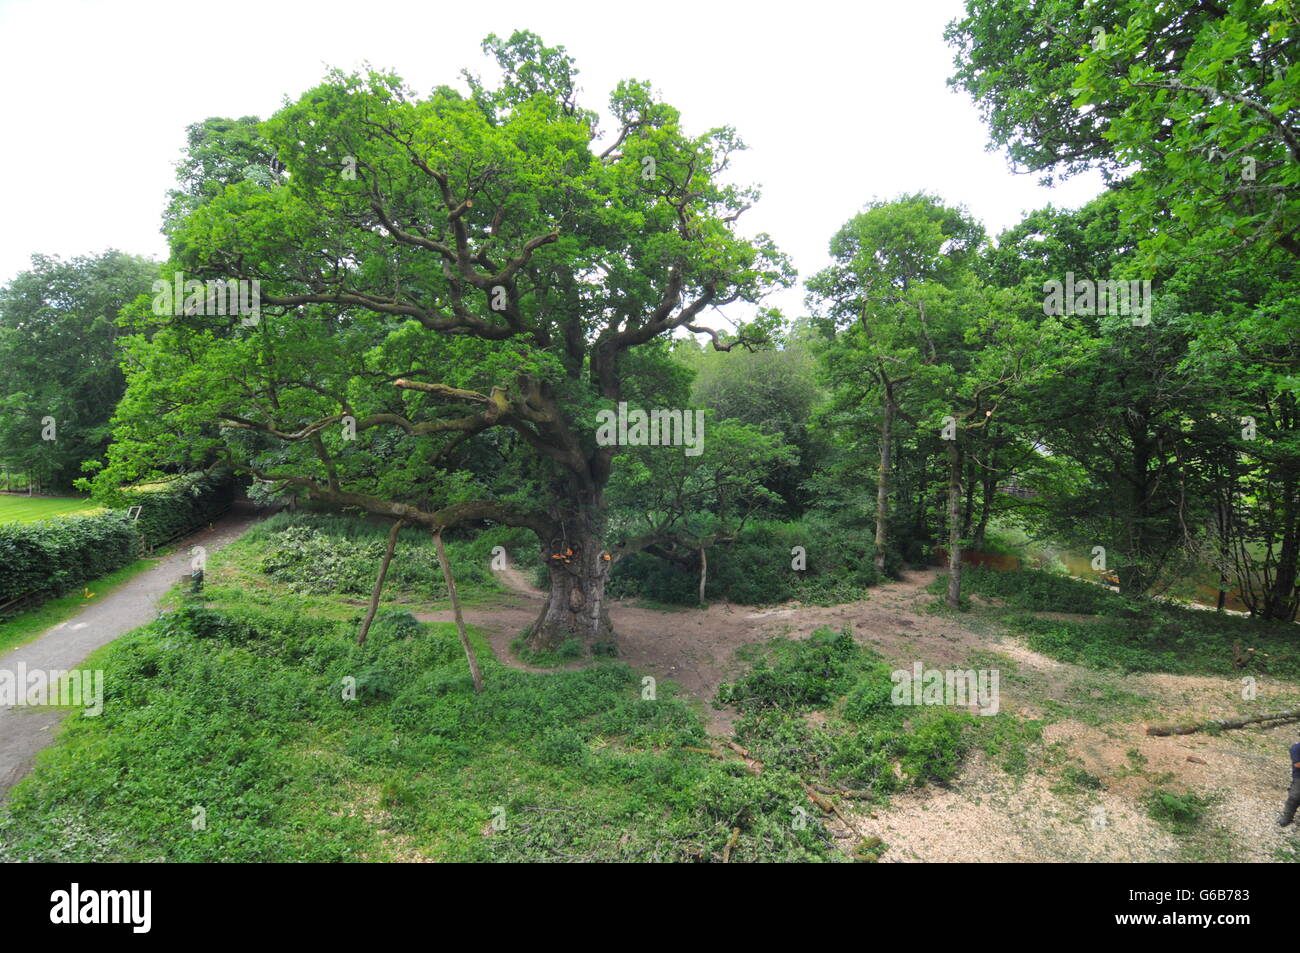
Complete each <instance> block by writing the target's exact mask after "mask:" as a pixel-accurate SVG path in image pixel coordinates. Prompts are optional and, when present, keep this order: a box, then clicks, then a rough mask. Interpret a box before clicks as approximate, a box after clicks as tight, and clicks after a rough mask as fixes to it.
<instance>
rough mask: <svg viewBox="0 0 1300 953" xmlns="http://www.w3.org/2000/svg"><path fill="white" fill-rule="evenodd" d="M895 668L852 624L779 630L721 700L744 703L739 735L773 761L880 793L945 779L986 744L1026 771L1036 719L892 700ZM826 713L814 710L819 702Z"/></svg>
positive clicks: (1007, 763)
mask: <svg viewBox="0 0 1300 953" xmlns="http://www.w3.org/2000/svg"><path fill="white" fill-rule="evenodd" d="M894 684H895V683H894V681H893V679H892V678H891V670H890V668H889V667H888V666H887V665H885V664H884V663H883V662H882V661H881V660H880V659H879V658H878V657H877V656H876V655H875V654H874V653H872V652H870V651H868V650H866V649H863V648H862V647H861V646H858V645H857V644H856V643H855V642H854V641H853V638H852V636H851V635H850V634H849V633H848V632H847V631H845V632H841V633H835V632H833V631H831V630H829V629H819V630H818V631H817V632H815V633H813V634H812V635H811V636H810V637H809V638H808V639H805V640H802V641H790V640H787V639H774V640H772V641H771V642H770V643H769V644H768V645H767V647H766V649H765V650H764V651H763V652H762V654H760V655H759V656H758V657H757V658H756V659H755V660H754V665H753V667H752V669H751V671H750V672H749V673H748V674H746V675H745V676H743V677H742V678H740V679H738V680H737V681H735V682H731V683H727V684H724V685H722V686H721V687H720V688H719V690H718V701H719V703H723V704H732V705H735V706H736V707H737V708H739V709H740V711H741V712H742V718H741V719H740V721H739V722H738V724H737V728H736V736H737V738H738V739H740V740H741V741H742V742H743V743H744V744H745V745H746V746H747V747H748V748H749V749H750V750H751V751H752V752H753V753H754V756H755V757H756V758H758V759H759V760H761V761H762V762H763V764H764V765H765V770H770V769H773V768H781V769H783V770H788V771H792V772H795V773H796V774H799V775H800V776H803V777H822V778H826V779H827V780H829V781H830V782H832V783H835V784H842V785H846V786H848V787H852V788H857V789H861V790H867V791H871V792H873V793H875V794H877V795H879V796H882V797H883V796H884V795H887V794H888V793H890V792H893V791H898V790H901V789H903V788H904V787H907V786H908V785H923V784H927V783H943V782H947V781H949V780H951V779H952V778H953V777H955V776H956V775H957V773H958V771H959V770H960V767H961V763H962V759H963V758H964V757H965V756H966V754H967V753H968V752H969V751H970V750H972V749H973V748H976V747H978V748H982V749H983V750H984V751H986V752H987V753H988V754H989V755H990V756H991V757H993V758H994V759H996V760H997V761H998V762H999V763H1000V764H1002V765H1003V767H1004V768H1006V769H1007V770H1009V771H1014V772H1023V771H1024V770H1025V768H1026V765H1027V759H1028V751H1029V749H1030V747H1031V746H1032V745H1033V744H1035V743H1036V742H1037V741H1038V739H1039V737H1040V729H1039V726H1038V724H1037V723H1034V722H1024V723H1022V722H1019V721H1017V720H1015V719H1012V718H1010V717H1009V716H1006V715H994V716H987V717H986V716H972V715H969V714H967V713H965V712H956V711H952V710H947V709H941V708H935V707H933V706H929V707H920V708H914V707H910V706H902V705H897V704H894V702H893V688H894ZM815 710H816V711H822V712H825V713H826V714H827V717H826V718H825V719H824V720H820V721H819V720H810V719H809V718H808V717H807V716H808V713H809V712H811V711H815Z"/></svg>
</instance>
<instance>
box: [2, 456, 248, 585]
mask: <svg viewBox="0 0 1300 953" xmlns="http://www.w3.org/2000/svg"><path fill="white" fill-rule="evenodd" d="M232 493H233V483H232V481H231V478H230V476H229V475H228V474H224V475H216V476H205V475H203V474H199V475H196V476H189V477H182V478H179V479H177V480H175V481H173V482H171V483H169V484H167V485H166V486H164V487H160V488H149V489H143V490H129V491H126V492H125V494H124V495H123V496H122V498H123V499H125V500H126V501H127V502H129V503H131V504H133V505H134V504H138V505H140V507H141V512H140V516H139V518H138V519H136V520H130V519H127V518H126V514H125V512H124V511H123V510H110V511H108V512H106V513H101V514H97V515H95V516H73V517H63V518H60V519H53V520H43V521H40V522H36V523H12V524H5V525H0V604H3V603H5V602H9V601H11V600H14V599H18V598H20V597H23V596H35V597H38V598H41V599H48V598H54V597H56V596H61V595H63V594H65V593H67V592H70V591H72V590H74V589H76V588H78V587H79V586H82V585H84V584H85V583H87V582H90V581H91V580H93V579H97V578H99V577H100V576H104V575H107V574H108V573H110V572H113V571H114V570H116V569H120V568H122V567H123V566H125V565H127V564H128V563H130V562H132V561H133V560H134V559H136V558H137V557H138V556H139V554H140V552H141V550H142V549H143V548H148V547H153V546H156V545H158V544H160V543H162V542H163V541H165V540H167V539H169V538H170V537H172V536H174V535H176V534H177V533H178V532H185V531H189V530H193V529H197V528H198V527H199V526H202V525H203V524H205V523H207V522H209V521H210V520H211V519H213V518H214V517H215V516H216V515H217V514H218V513H220V512H223V511H224V510H225V509H226V508H227V507H228V506H229V505H230V496H231V494H232Z"/></svg>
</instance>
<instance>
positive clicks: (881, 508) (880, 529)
mask: <svg viewBox="0 0 1300 953" xmlns="http://www.w3.org/2000/svg"><path fill="white" fill-rule="evenodd" d="M884 409H885V414H884V418H883V419H882V420H881V423H880V471H879V473H878V474H877V477H876V560H875V561H876V572H877V573H880V574H881V575H883V574H884V572H885V547H886V546H887V545H888V543H889V478H890V463H891V458H890V454H891V453H892V452H893V448H892V443H893V438H894V401H893V399H892V398H891V397H890V396H889V392H888V390H886V392H885V408H884Z"/></svg>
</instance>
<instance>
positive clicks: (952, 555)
mask: <svg viewBox="0 0 1300 953" xmlns="http://www.w3.org/2000/svg"><path fill="white" fill-rule="evenodd" d="M960 605H961V449H960V448H959V447H958V446H957V441H956V440H950V441H948V606H949V608H952V609H956V608H959V607H960Z"/></svg>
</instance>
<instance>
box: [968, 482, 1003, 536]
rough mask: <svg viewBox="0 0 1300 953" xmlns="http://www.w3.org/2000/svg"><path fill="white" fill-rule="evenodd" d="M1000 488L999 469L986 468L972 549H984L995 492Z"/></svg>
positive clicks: (981, 485)
mask: <svg viewBox="0 0 1300 953" xmlns="http://www.w3.org/2000/svg"><path fill="white" fill-rule="evenodd" d="M997 489H998V475H997V471H995V470H993V469H985V470H984V477H983V479H982V480H980V519H979V522H978V523H976V524H975V537H974V539H973V540H972V541H971V549H974V550H976V551H977V552H983V551H984V535H985V534H986V533H987V532H988V528H989V514H990V513H991V512H992V510H993V494H994V493H996V492H997Z"/></svg>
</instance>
